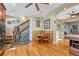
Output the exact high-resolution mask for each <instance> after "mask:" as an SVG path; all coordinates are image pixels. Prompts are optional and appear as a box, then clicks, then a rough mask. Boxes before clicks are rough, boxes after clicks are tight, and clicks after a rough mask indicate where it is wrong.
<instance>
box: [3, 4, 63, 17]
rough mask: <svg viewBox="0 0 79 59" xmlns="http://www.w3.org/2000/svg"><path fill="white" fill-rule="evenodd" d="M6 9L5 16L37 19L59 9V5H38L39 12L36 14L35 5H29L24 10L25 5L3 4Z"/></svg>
mask: <svg viewBox="0 0 79 59" xmlns="http://www.w3.org/2000/svg"><path fill="white" fill-rule="evenodd" d="M4 5H5V6H6V8H7V10H6V14H7V15H11V16H16V17H20V16H31V17H39V16H40V15H43V16H46V15H47V14H48V13H49V12H51V11H52V10H54V9H56V8H57V7H59V6H60V5H62V4H60V3H52V4H50V5H45V4H39V7H40V10H41V11H40V12H38V11H37V10H36V8H35V5H34V4H33V5H31V6H30V7H28V8H25V7H24V6H25V5H27V3H16V5H15V4H14V3H5V4H4Z"/></svg>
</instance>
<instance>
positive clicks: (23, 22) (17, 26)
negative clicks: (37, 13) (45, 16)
mask: <svg viewBox="0 0 79 59" xmlns="http://www.w3.org/2000/svg"><path fill="white" fill-rule="evenodd" d="M27 22H29V20H27V21H25V22H23V23H22V24H20V25H18V26H17V27H19V26H21V25H23V24H25V23H27Z"/></svg>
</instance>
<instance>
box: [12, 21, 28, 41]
mask: <svg viewBox="0 0 79 59" xmlns="http://www.w3.org/2000/svg"><path fill="white" fill-rule="evenodd" d="M27 23H28V24H27ZM25 24H27V25H26V26H25ZM23 25H24V26H25V27H24V28H22V27H23ZM20 28H21V29H20ZM28 28H29V20H27V21H25V22H23V23H22V24H20V25H18V26H16V27H15V28H14V31H13V37H14V40H15V42H16V39H17V38H16V36H17V35H18V36H19V38H18V39H20V36H21V32H23V31H25V30H27V29H28Z"/></svg>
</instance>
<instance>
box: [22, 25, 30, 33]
mask: <svg viewBox="0 0 79 59" xmlns="http://www.w3.org/2000/svg"><path fill="white" fill-rule="evenodd" d="M27 28H29V26H27V27H25V28H24V29H23V30H21V32H23V31H24V30H25V29H27Z"/></svg>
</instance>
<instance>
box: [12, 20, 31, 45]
mask: <svg viewBox="0 0 79 59" xmlns="http://www.w3.org/2000/svg"><path fill="white" fill-rule="evenodd" d="M13 34H14V39H15V42H16V43H20V44H23V43H25V44H28V43H30V42H31V41H30V40H29V20H27V21H25V22H24V23H22V24H20V25H18V26H17V27H15V28H14V32H13Z"/></svg>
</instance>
